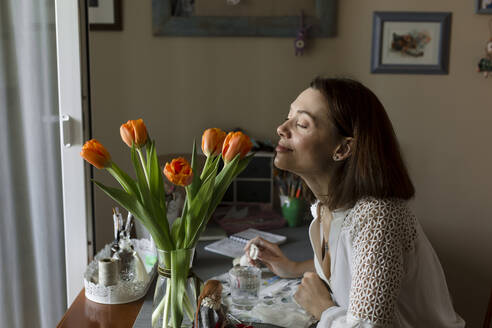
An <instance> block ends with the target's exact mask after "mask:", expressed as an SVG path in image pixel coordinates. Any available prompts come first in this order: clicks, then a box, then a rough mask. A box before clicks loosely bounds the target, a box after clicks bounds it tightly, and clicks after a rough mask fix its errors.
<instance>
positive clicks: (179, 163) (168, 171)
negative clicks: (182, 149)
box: [164, 157, 193, 187]
mask: <svg viewBox="0 0 492 328" xmlns="http://www.w3.org/2000/svg"><path fill="white" fill-rule="evenodd" d="M164 175H165V176H166V177H167V179H168V180H169V181H171V182H172V183H174V184H175V185H178V186H183V187H186V186H187V185H189V184H190V183H191V181H192V180H193V170H192V169H191V166H190V163H188V161H187V160H186V159H184V158H183V157H178V158H175V159H173V160H172V161H171V164H169V163H166V166H165V167H164Z"/></svg>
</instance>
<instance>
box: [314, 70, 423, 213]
mask: <svg viewBox="0 0 492 328" xmlns="http://www.w3.org/2000/svg"><path fill="white" fill-rule="evenodd" d="M310 87H311V88H314V89H316V90H318V91H320V92H321V93H322V94H323V95H324V96H325V98H326V100H327V102H328V105H329V113H330V114H329V115H330V120H331V121H332V123H333V124H334V126H335V127H336V129H337V131H338V134H339V135H340V136H342V137H352V138H354V140H353V143H352V153H351V155H350V157H349V158H347V159H346V160H344V161H343V163H341V165H338V166H336V168H335V171H334V172H333V175H332V179H331V180H330V186H329V188H328V189H329V195H328V206H329V207H330V209H332V210H333V209H336V208H350V207H352V206H353V205H355V203H356V202H357V201H358V200H359V199H360V198H362V197H367V196H372V197H375V198H392V197H395V198H401V199H410V198H412V197H413V196H414V194H415V189H414V187H413V184H412V181H411V180H410V177H409V175H408V171H407V168H406V167H405V164H404V162H403V159H402V156H401V153H400V147H399V145H398V141H397V139H396V135H395V132H394V130H393V126H392V125H391V121H390V120H389V118H388V115H387V114H386V111H385V109H384V107H383V105H382V104H381V102H380V101H379V99H378V98H377V97H376V95H375V94H374V93H373V92H372V91H371V90H369V89H368V88H367V87H365V86H364V85H362V83H360V82H357V81H354V80H351V79H340V78H321V77H317V78H315V79H314V80H313V81H312V82H311V83H310Z"/></svg>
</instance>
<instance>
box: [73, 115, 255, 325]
mask: <svg viewBox="0 0 492 328" xmlns="http://www.w3.org/2000/svg"><path fill="white" fill-rule="evenodd" d="M120 134H121V138H122V139H123V141H124V142H125V143H126V144H127V145H128V147H130V149H131V160H132V162H133V167H134V169H135V177H136V178H135V179H133V178H132V177H130V176H129V175H128V174H126V173H125V172H124V171H123V170H121V169H120V168H119V167H118V166H117V165H116V163H114V162H113V161H112V160H111V156H110V154H109V152H108V151H107V150H106V148H105V147H104V146H103V145H102V144H100V143H99V142H98V141H97V140H94V139H93V140H89V141H87V142H86V143H85V144H84V146H83V147H82V151H81V153H80V155H81V156H82V157H83V158H84V159H85V160H86V161H88V162H89V163H91V164H92V165H94V166H95V167H96V168H98V169H106V170H107V171H108V172H109V173H110V174H111V175H112V176H113V177H114V178H115V179H116V180H117V181H118V183H119V184H120V185H121V187H122V189H119V188H113V187H109V186H105V185H103V184H101V183H99V182H97V181H96V182H95V183H96V185H97V186H98V187H99V188H101V189H102V190H103V191H104V192H105V193H106V194H107V195H109V196H110V197H111V198H112V199H114V200H115V201H116V202H118V203H119V204H120V205H121V206H123V207H124V208H126V209H127V210H128V211H129V212H131V213H132V214H133V216H134V217H135V218H137V219H138V220H139V221H140V222H141V223H142V224H143V225H144V226H145V227H146V228H147V229H148V231H149V233H150V234H151V235H152V238H153V239H154V242H155V244H156V246H157V248H158V249H159V250H162V251H165V252H167V253H169V254H170V257H169V258H166V262H168V263H166V266H168V267H170V268H171V275H170V276H171V278H170V279H171V283H170V284H168V285H167V290H166V296H165V297H164V299H163V300H162V302H161V303H162V304H160V306H159V307H158V308H157V310H155V311H154V314H153V322H154V319H155V318H156V317H157V316H159V315H160V313H161V312H162V311H164V313H165V315H164V323H165V324H164V326H166V325H167V319H168V317H167V316H168V314H169V313H168V311H169V310H170V312H171V313H170V314H171V318H172V325H173V327H174V328H177V327H180V325H181V322H182V320H183V310H187V312H192V311H191V309H190V305H191V304H190V302H189V300H188V299H187V297H186V295H184V290H185V284H186V280H187V277H188V270H189V264H190V260H191V259H190V252H189V250H190V249H192V248H194V247H195V245H196V243H197V241H198V238H199V236H200V234H201V233H202V232H203V230H204V229H205V227H206V225H207V222H208V221H209V219H210V217H211V216H212V214H213V212H214V211H215V208H216V207H217V205H218V204H219V203H220V201H221V200H222V197H223V196H224V194H225V192H226V191H227V189H228V187H229V185H230V184H231V182H232V180H233V179H234V178H235V177H236V176H237V175H238V174H239V173H240V172H241V171H243V170H244V169H245V168H246V166H247V165H248V163H249V161H250V160H251V157H252V156H253V155H249V156H246V155H247V154H248V153H249V151H250V150H251V147H252V143H251V141H250V139H249V137H248V136H246V135H245V134H243V133H241V132H230V133H229V134H227V135H226V133H225V132H224V131H222V130H220V129H216V128H211V129H207V130H205V132H204V133H203V136H202V150H203V153H204V154H205V155H206V156H207V159H206V161H205V165H204V167H203V169H202V171H201V173H199V168H198V167H197V161H196V158H197V152H196V145H195V142H194V143H193V152H192V160H191V164H190V163H188V162H187V161H186V160H185V159H184V158H176V159H173V160H172V162H171V163H166V165H165V167H164V170H163V171H161V168H160V166H159V163H158V161H157V153H156V148H155V141H153V140H151V139H150V138H149V136H148V133H147V129H146V127H145V124H144V122H143V121H142V119H138V120H131V121H128V122H127V123H125V124H123V125H121V128H120ZM221 159H222V160H223V162H224V165H223V167H222V169H221V170H220V171H219V162H220V160H221ZM162 172H163V173H164V175H165V176H166V177H167V179H168V180H169V181H171V182H172V183H174V184H176V185H179V186H183V187H185V189H186V199H185V204H184V207H183V212H182V215H181V216H180V217H178V218H177V219H176V220H175V221H174V222H173V224H172V225H171V226H170V224H169V222H168V220H167V209H166V197H165V191H164V180H163V176H162ZM157 312H158V313H157ZM188 315H191V316H192V315H193V313H188ZM153 326H154V325H153Z"/></svg>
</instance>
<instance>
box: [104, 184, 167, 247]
mask: <svg viewBox="0 0 492 328" xmlns="http://www.w3.org/2000/svg"><path fill="white" fill-rule="evenodd" d="M94 183H95V184H96V185H97V186H98V187H99V188H101V190H102V191H104V192H105V193H106V194H107V195H108V196H109V197H111V198H112V199H113V200H115V201H116V202H117V203H119V204H120V205H121V206H123V207H124V208H125V209H126V210H127V211H129V212H130V213H132V214H133V216H135V218H137V219H138V220H140V222H141V223H142V224H143V225H144V226H145V227H146V228H147V230H148V231H149V233H150V234H151V235H152V238H154V241H155V243H156V245H157V247H158V248H160V249H164V250H171V249H172V244H171V241H170V240H169V238H168V237H167V236H165V235H164V234H163V233H162V230H161V229H160V227H159V226H157V225H156V223H155V221H154V220H153V219H152V216H151V215H150V213H149V212H148V211H147V210H146V209H145V207H144V206H143V205H142V203H140V201H139V200H138V198H137V197H136V196H135V195H130V194H128V193H127V192H125V191H123V190H120V189H116V188H112V187H108V186H105V185H103V184H102V183H100V182H97V181H94Z"/></svg>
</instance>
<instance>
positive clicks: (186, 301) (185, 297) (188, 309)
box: [183, 293, 195, 322]
mask: <svg viewBox="0 0 492 328" xmlns="http://www.w3.org/2000/svg"><path fill="white" fill-rule="evenodd" d="M183 305H184V310H185V312H186V315H188V317H189V318H190V320H191V322H193V318H194V316H193V314H194V313H195V310H194V309H193V305H192V304H191V301H190V298H189V297H188V294H186V293H185V294H184V295H183Z"/></svg>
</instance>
